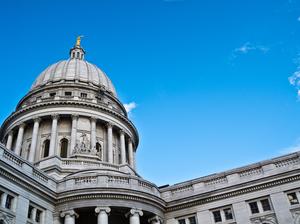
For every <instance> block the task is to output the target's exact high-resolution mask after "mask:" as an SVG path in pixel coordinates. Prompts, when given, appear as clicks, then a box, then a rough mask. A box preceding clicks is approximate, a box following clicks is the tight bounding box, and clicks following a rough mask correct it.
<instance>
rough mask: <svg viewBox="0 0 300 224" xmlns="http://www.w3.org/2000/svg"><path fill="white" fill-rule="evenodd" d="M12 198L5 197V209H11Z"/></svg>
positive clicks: (9, 196)
mask: <svg viewBox="0 0 300 224" xmlns="http://www.w3.org/2000/svg"><path fill="white" fill-rule="evenodd" d="M13 199H14V197H13V196H11V195H7V198H6V203H5V208H7V209H12V202H13Z"/></svg>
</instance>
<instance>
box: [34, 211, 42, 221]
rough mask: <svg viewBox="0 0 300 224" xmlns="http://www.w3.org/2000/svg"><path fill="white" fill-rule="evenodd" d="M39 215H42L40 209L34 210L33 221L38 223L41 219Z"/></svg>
mask: <svg viewBox="0 0 300 224" xmlns="http://www.w3.org/2000/svg"><path fill="white" fill-rule="evenodd" d="M41 215H42V211H41V210H39V209H37V210H36V215H35V221H36V222H37V223H39V222H40V221H41Z"/></svg>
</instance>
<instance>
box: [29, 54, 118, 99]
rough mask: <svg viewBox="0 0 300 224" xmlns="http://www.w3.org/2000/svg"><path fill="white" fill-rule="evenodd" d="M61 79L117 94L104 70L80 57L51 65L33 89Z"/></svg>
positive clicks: (37, 80) (39, 77) (40, 76)
mask: <svg viewBox="0 0 300 224" xmlns="http://www.w3.org/2000/svg"><path fill="white" fill-rule="evenodd" d="M61 81H68V82H70V81H71V82H72V81H74V82H75V81H76V82H83V83H88V84H93V85H96V86H99V87H100V88H104V89H105V90H106V91H108V92H110V93H111V94H112V95H114V96H117V93H116V90H115V87H114V86H113V84H112V82H111V81H110V79H109V78H108V77H107V75H106V74H105V73H104V72H103V71H101V70H100V69H99V68H98V67H97V66H96V65H93V64H91V63H89V62H87V61H85V60H82V59H78V58H72V59H69V60H63V61H59V62H57V63H55V64H53V65H50V66H49V67H48V68H47V69H45V70H44V71H43V72H42V73H41V74H40V75H39V76H38V78H37V79H36V81H35V82H34V84H33V85H32V87H31V90H34V89H36V88H39V87H41V86H43V85H46V84H50V83H56V82H61Z"/></svg>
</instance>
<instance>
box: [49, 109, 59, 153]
mask: <svg viewBox="0 0 300 224" xmlns="http://www.w3.org/2000/svg"><path fill="white" fill-rule="evenodd" d="M58 119H59V115H58V114H54V115H52V129H51V137H50V149H49V156H54V155H55V154H56V153H55V146H56V138H57V123H58Z"/></svg>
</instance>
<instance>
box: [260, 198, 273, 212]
mask: <svg viewBox="0 0 300 224" xmlns="http://www.w3.org/2000/svg"><path fill="white" fill-rule="evenodd" d="M260 203H261V206H262V208H263V210H264V212H266V211H271V205H270V202H269V200H268V199H263V200H261V201H260Z"/></svg>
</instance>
